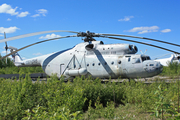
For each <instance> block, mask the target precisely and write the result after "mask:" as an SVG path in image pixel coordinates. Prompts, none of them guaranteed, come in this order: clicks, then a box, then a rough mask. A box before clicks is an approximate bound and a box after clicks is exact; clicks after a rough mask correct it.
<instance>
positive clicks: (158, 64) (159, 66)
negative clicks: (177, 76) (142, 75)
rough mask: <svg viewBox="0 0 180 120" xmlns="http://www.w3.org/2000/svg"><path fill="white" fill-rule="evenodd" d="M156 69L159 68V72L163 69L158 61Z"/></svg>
mask: <svg viewBox="0 0 180 120" xmlns="http://www.w3.org/2000/svg"><path fill="white" fill-rule="evenodd" d="M156 69H158V70H159V73H161V72H162V71H163V66H162V65H161V63H160V62H158V63H157V64H156Z"/></svg>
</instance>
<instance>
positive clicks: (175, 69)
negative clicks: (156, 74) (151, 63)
mask: <svg viewBox="0 0 180 120" xmlns="http://www.w3.org/2000/svg"><path fill="white" fill-rule="evenodd" d="M179 73H180V64H178V63H177V62H173V63H169V65H168V67H165V66H164V67H163V72H162V73H161V74H160V75H162V76H177V75H179Z"/></svg>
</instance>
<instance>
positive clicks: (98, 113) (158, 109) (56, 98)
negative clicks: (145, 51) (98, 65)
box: [0, 76, 180, 120]
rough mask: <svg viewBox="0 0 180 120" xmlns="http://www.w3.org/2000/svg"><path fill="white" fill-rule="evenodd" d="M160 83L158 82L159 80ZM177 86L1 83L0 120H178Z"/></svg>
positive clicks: (51, 80)
mask: <svg viewBox="0 0 180 120" xmlns="http://www.w3.org/2000/svg"><path fill="white" fill-rule="evenodd" d="M159 81H160V80H159ZM178 85H179V83H178V81H177V82H175V83H173V82H172V83H170V84H166V83H165V82H163V80H162V82H161V83H159V82H155V83H152V84H150V85H146V84H144V83H142V82H135V81H130V82H123V83H114V82H113V83H111V82H109V83H105V84H102V83H101V80H100V79H95V80H92V79H91V78H84V77H81V78H80V77H77V78H75V79H74V81H73V82H67V83H65V82H64V81H63V80H59V79H58V78H57V77H55V76H53V77H51V78H48V80H47V81H46V82H43V81H37V82H35V83H32V81H31V79H30V78H29V77H28V76H26V78H24V79H22V78H21V79H20V80H19V81H17V80H10V79H7V80H4V79H1V80H0V119H5V120H10V119H54V120H55V119H62V120H63V119H67V120H68V119H131V118H133V119H143V118H144V117H146V119H156V118H162V114H163V118H164V119H167V118H171V119H178V118H179V117H180V115H179V114H178V96H179V92H178V89H179V86H178Z"/></svg>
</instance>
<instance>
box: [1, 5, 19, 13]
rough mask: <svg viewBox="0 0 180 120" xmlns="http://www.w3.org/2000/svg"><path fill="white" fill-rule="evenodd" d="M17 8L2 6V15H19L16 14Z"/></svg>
mask: <svg viewBox="0 0 180 120" xmlns="http://www.w3.org/2000/svg"><path fill="white" fill-rule="evenodd" d="M17 8H18V7H16V8H14V9H13V8H12V7H11V6H10V5H7V4H6V3H5V4H2V5H1V6H0V13H7V14H10V15H17V14H18V12H16V9H17Z"/></svg>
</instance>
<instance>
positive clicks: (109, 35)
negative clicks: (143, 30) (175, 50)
mask: <svg viewBox="0 0 180 120" xmlns="http://www.w3.org/2000/svg"><path fill="white" fill-rule="evenodd" d="M99 35H105V36H120V37H132V38H139V39H146V40H151V41H156V42H160V43H165V44H170V45H174V46H178V47H180V45H178V44H175V43H170V42H165V41H162V40H156V39H151V38H146V37H138V36H130V35H119V34H99Z"/></svg>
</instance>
